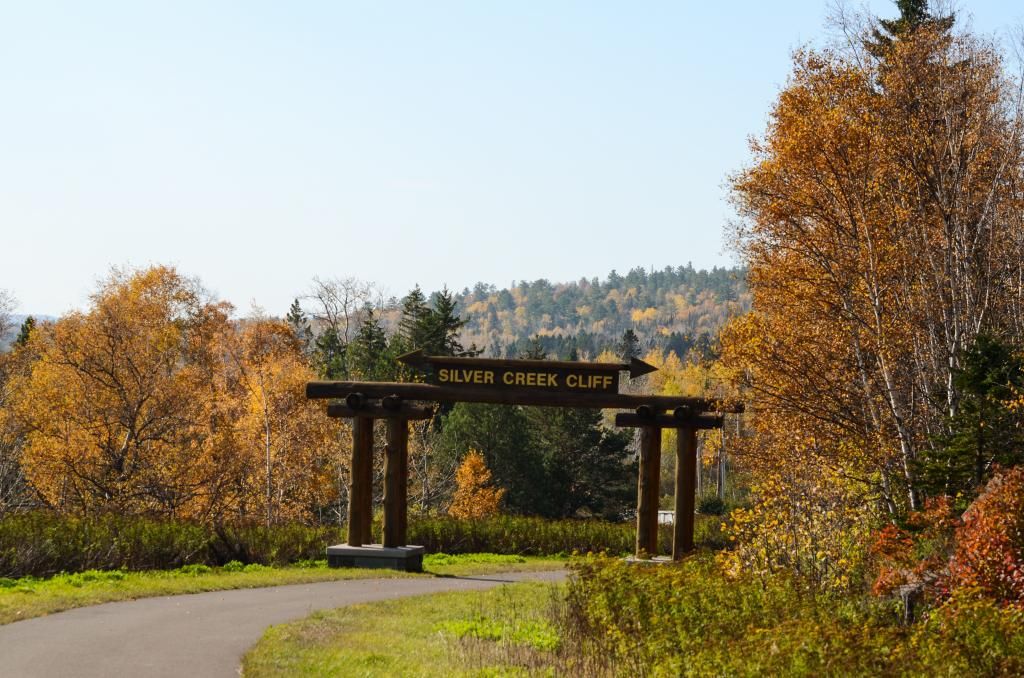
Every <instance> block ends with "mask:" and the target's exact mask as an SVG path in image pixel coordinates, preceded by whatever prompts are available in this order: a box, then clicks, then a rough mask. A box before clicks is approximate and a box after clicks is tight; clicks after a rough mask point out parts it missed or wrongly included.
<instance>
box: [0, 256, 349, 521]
mask: <svg viewBox="0 0 1024 678" xmlns="http://www.w3.org/2000/svg"><path fill="white" fill-rule="evenodd" d="M230 311H231V307H230V306H229V305H227V304H225V303H216V302H213V301H210V300H207V299H206V298H205V294H204V293H203V291H202V289H201V288H200V287H199V285H198V283H196V282H195V281H193V280H190V279H188V278H186V277H184V276H182V275H181V274H179V273H178V272H177V271H175V270H174V269H173V268H169V267H153V268H149V269H146V270H142V271H137V272H122V271H114V272H113V273H112V274H111V275H110V276H109V278H107V279H106V280H105V281H104V282H103V283H102V284H101V286H100V289H99V290H98V291H97V293H96V294H94V295H93V297H92V304H91V307H90V308H89V310H87V311H86V312H79V313H72V314H70V315H67V316H65V317H64V318H61V319H60V320H59V321H57V322H56V323H53V324H52V325H42V326H40V327H37V329H36V330H34V331H33V332H32V334H31V338H30V339H29V342H28V346H27V347H26V349H25V350H26V351H27V352H28V353H29V354H30V355H31V356H32V362H31V365H30V366H28V367H26V368H25V369H23V370H20V372H19V374H18V375H16V376H15V378H14V379H13V380H12V384H11V396H10V399H9V400H10V405H9V409H8V415H9V416H10V417H13V420H14V422H15V424H16V426H17V427H18V430H19V431H20V432H22V435H24V441H25V442H24V449H23V453H22V458H21V462H22V464H23V467H24V469H25V473H26V476H27V477H28V479H29V481H30V482H31V484H32V486H33V487H34V488H35V490H36V491H37V492H38V494H39V496H40V497H41V498H42V499H43V500H44V501H46V502H47V503H48V504H49V505H50V506H52V507H53V508H55V509H57V510H59V511H66V512H73V513H92V512H99V511H118V512H121V513H129V514H131V513H135V514H138V513H148V514H157V515H166V516H174V517H180V518H192V519H199V520H209V521H219V520H224V519H231V518H236V519H237V518H242V519H245V518H249V517H256V516H259V517H264V518H266V520H267V521H273V520H276V519H277V518H278V517H288V518H294V517H298V516H299V514H300V513H301V512H302V511H303V510H305V509H308V508H310V507H312V506H320V505H323V503H325V502H326V501H328V500H329V499H330V496H331V493H332V492H334V491H335V488H336V485H335V483H333V482H332V481H331V479H330V474H329V471H328V470H327V469H326V466H327V465H326V463H325V462H324V459H323V456H324V454H325V452H326V451H327V450H329V449H331V448H332V447H333V446H334V445H335V444H336V443H335V442H334V439H335V437H336V436H335V434H334V433H333V432H332V431H331V426H332V425H331V424H330V423H329V422H328V421H327V419H326V418H325V417H323V416H322V413H320V412H317V411H315V408H314V406H313V405H312V404H311V403H309V402H308V401H307V400H306V399H305V397H304V389H303V385H304V383H305V382H306V381H308V380H310V379H312V378H313V375H312V373H311V372H310V370H309V368H308V367H307V366H306V365H305V363H304V358H303V356H302V353H301V351H300V348H299V345H298V342H297V341H296V339H295V337H294V335H293V334H292V332H291V329H290V328H289V327H288V326H287V325H285V324H283V323H279V322H276V321H267V320H256V321H253V322H248V323H242V324H240V323H237V322H232V321H230V320H229V313H230Z"/></svg>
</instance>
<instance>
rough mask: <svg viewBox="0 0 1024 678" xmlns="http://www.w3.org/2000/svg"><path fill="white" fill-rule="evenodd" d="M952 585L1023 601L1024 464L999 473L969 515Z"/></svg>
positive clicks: (952, 566) (960, 535)
mask: <svg viewBox="0 0 1024 678" xmlns="http://www.w3.org/2000/svg"><path fill="white" fill-rule="evenodd" d="M948 584H949V587H950V589H951V590H956V589H965V588H971V589H975V590H978V591H979V592H981V593H984V594H985V595H987V596H989V597H991V598H994V599H995V600H997V601H999V602H1002V603H1010V604H1018V605H1019V604H1024V467H1019V466H1018V467H1016V468H1013V469H1009V470H1006V471H1001V472H999V473H997V474H996V475H995V477H994V478H992V480H991V481H989V484H988V486H987V487H986V488H985V491H984V492H983V493H982V495H981V496H980V497H979V498H978V499H977V500H976V501H975V502H974V503H973V504H972V505H971V507H970V508H969V509H968V510H967V511H966V512H965V513H964V516H963V525H962V526H961V527H960V528H959V529H958V530H957V532H956V550H955V552H954V553H953V557H952V559H951V560H950V563H949V578H948Z"/></svg>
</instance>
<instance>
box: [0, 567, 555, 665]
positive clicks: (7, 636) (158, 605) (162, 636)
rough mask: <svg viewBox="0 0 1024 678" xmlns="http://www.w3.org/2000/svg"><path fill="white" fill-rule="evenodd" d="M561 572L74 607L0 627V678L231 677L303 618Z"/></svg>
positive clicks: (367, 582)
mask: <svg viewBox="0 0 1024 678" xmlns="http://www.w3.org/2000/svg"><path fill="white" fill-rule="evenodd" d="M564 576H565V575H564V573H563V572H523V573H513V574H504V575H489V576H479V577H436V578H429V579H428V578H423V579H419V578H417V579H362V580H349V581H336V582H321V583H317V584H295V585H290V586H275V587H270V588H261V589H239V590H235V591H213V592H210V593H196V594H190V595H182V596H165V597H161V598H144V599H141V600H131V601H125V602H120V603H107V604H104V605H95V606H92V607H82V608H78V609H76V610H68V611H67V612H60V613H57V614H53V615H49V616H47V617H37V618H35V619H26V620H24V621H19V622H14V623H13V624H7V625H4V626H0V676H4V677H5V678H6V677H8V676H10V677H11V678H32V677H34V676H42V677H46V678H62V677H64V676H67V677H69V678H71V677H74V678H93V677H97V678H99V677H102V678H120V677H122V676H124V677H133V678H134V677H136V676H138V677H140V678H141V677H148V676H175V677H178V676H181V677H184V678H193V677H194V678H200V677H204V676H216V677H218V678H227V677H230V676H237V675H238V672H239V668H240V663H241V658H242V655H243V654H244V653H245V652H246V650H248V649H249V648H250V647H252V646H253V644H254V643H256V641H257V640H259V638H260V636H262V635H263V631H264V630H265V629H266V628H267V627H268V626H271V625H273V624H281V623H283V622H287V621H290V620H293V619H299V618H302V617H305V616H306V615H308V614H309V613H310V612H313V611H315V610H322V609H327V608H334V607H341V606H343V605H352V604H355V603H366V602H371V601H375V600H386V599H389V598H401V597H403V596H415V595H421V594H425V593H438V592H441V591H469V590H480V589H487V588H491V587H493V586H497V585H499V584H502V583H506V582H513V581H526V580H533V581H558V580H560V579H561V578H563V577H564Z"/></svg>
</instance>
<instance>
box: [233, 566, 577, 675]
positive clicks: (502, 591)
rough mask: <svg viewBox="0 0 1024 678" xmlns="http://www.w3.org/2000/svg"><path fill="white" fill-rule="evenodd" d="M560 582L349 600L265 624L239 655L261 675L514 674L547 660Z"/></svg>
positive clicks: (553, 644)
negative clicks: (550, 616) (353, 602)
mask: <svg viewBox="0 0 1024 678" xmlns="http://www.w3.org/2000/svg"><path fill="white" fill-rule="evenodd" d="M560 590H561V588H560V585H552V584H540V583H523V584H512V585H505V586H500V587H498V588H495V589H491V590H488V591H459V592H449V593H439V594H433V595H429V596H417V597H413V598H402V599H399V600H389V601H383V602H377V603H368V604H364V605H351V606H348V607H342V608H338V609H335V610H327V611H323V612H317V613H314V614H313V615H311V616H309V617H307V618H305V619H302V620H300V621H297V622H292V623H289V624H282V625H279V626H273V627H271V628H269V629H268V630H267V631H266V633H265V634H264V636H263V638H262V639H261V640H260V641H259V643H257V644H256V646H255V647H253V649H252V650H250V651H249V653H248V654H246V656H245V658H244V659H243V664H242V666H243V675H245V676H246V678H263V677H266V676H341V675H345V676H399V675H400V676H464V675H474V676H479V675H485V676H499V675H520V674H522V673H526V672H530V671H538V670H540V671H544V670H547V669H549V668H552V667H553V664H552V662H553V661H554V657H555V652H556V650H557V648H558V644H559V638H558V634H557V632H556V631H555V629H554V628H553V627H552V626H551V624H550V622H549V621H548V615H547V611H548V610H549V609H550V605H551V604H552V602H553V601H554V600H555V598H556V596H558V595H559V594H558V592H559V591H560Z"/></svg>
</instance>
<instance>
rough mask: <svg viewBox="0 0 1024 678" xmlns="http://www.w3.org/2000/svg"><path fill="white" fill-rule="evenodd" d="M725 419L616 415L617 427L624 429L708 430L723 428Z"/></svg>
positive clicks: (702, 416) (719, 417) (717, 417)
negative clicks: (654, 427)
mask: <svg viewBox="0 0 1024 678" xmlns="http://www.w3.org/2000/svg"><path fill="white" fill-rule="evenodd" d="M724 421H725V418H724V417H722V416H721V415H709V414H703V415H696V416H689V417H686V418H678V417H676V416H675V415H672V414H657V415H653V416H652V415H646V416H645V415H642V414H636V413H633V412H622V413H619V414H616V415H615V425H616V426H619V427H622V428H639V427H643V426H657V427H658V428H692V429H695V430H707V429H714V428H722V425H723V423H724Z"/></svg>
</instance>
